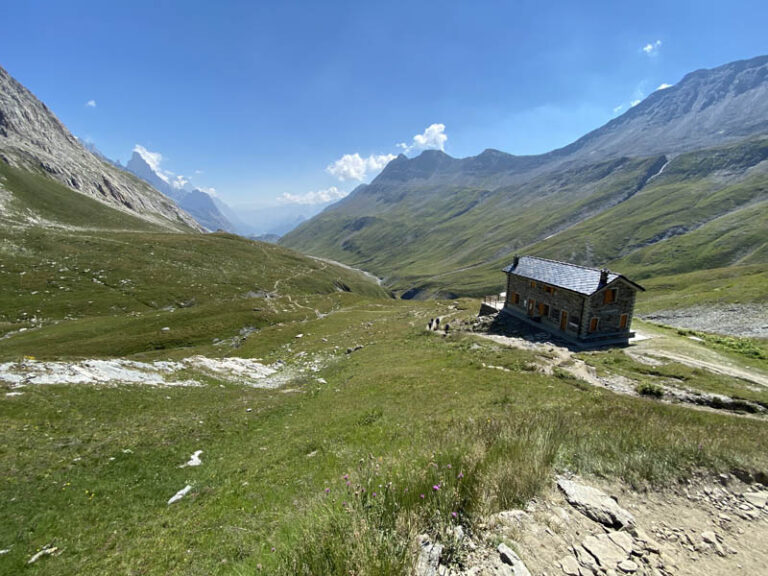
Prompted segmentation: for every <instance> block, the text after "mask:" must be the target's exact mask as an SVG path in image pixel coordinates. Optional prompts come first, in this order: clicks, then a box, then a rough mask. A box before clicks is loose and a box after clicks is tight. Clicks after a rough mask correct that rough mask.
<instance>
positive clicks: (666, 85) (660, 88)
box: [656, 82, 672, 90]
mask: <svg viewBox="0 0 768 576" xmlns="http://www.w3.org/2000/svg"><path fill="white" fill-rule="evenodd" d="M671 87H672V84H667V83H666V82H664V83H663V84H659V87H658V88H656V90H666V89H667V88H671Z"/></svg>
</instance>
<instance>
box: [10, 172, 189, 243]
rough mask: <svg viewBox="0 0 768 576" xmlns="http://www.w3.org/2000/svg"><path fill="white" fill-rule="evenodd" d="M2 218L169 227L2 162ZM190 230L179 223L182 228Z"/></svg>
mask: <svg viewBox="0 0 768 576" xmlns="http://www.w3.org/2000/svg"><path fill="white" fill-rule="evenodd" d="M0 222H2V223H3V225H4V226H13V225H16V224H34V223H38V224H43V225H45V226H47V227H50V226H56V227H64V228H72V227H78V228H96V229H112V230H114V229H128V230H146V231H149V230H157V231H160V230H163V229H165V230H167V228H161V227H160V226H158V225H154V224H152V223H151V222H148V221H146V220H142V219H141V218H138V217H137V216H134V215H133V214H130V213H128V212H122V211H120V210H117V209H115V208H114V207H112V206H108V205H106V204H103V203H101V202H99V201H97V200H94V199H93V198H90V197H89V196H85V195H84V194H78V193H77V192H74V191H72V190H70V189H69V188H67V187H66V186H63V185H62V184H59V183H58V182H56V181H54V180H51V179H50V178H48V177H46V176H44V175H43V174H35V173H34V172H28V171H25V170H19V169H17V168H13V167H11V166H9V165H8V164H5V163H4V162H0ZM185 230H186V231H190V230H189V228H187V227H186V226H184V225H183V224H182V223H179V231H185Z"/></svg>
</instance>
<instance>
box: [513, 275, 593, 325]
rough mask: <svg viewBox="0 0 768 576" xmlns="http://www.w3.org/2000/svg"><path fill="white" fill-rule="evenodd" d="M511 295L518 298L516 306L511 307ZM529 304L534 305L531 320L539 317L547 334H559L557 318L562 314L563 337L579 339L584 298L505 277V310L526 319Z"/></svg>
mask: <svg viewBox="0 0 768 576" xmlns="http://www.w3.org/2000/svg"><path fill="white" fill-rule="evenodd" d="M549 289H551V292H550V291H549ZM515 294H517V295H518V302H517V303H515ZM529 300H533V301H534V302H535V312H534V317H540V319H541V324H542V325H543V326H544V327H545V328H546V329H547V330H549V331H550V332H558V331H560V315H561V313H562V312H563V311H565V313H566V314H567V315H568V317H567V321H566V330H565V333H566V334H568V335H570V336H574V337H577V336H579V334H580V333H581V328H582V324H583V322H582V319H583V318H584V316H583V311H584V305H585V300H586V297H584V296H582V295H581V294H577V293H575V292H571V291H570V290H563V289H560V288H555V287H550V286H548V285H546V284H542V283H540V282H532V281H531V280H527V279H525V278H521V277H519V276H515V275H513V274H507V303H506V305H507V307H508V308H511V309H513V310H516V311H518V312H519V313H521V314H526V315H527V314H528V301H529ZM539 304H543V305H544V306H545V307H546V309H545V313H543V314H542V313H541V310H540V308H539Z"/></svg>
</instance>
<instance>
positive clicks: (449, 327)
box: [445, 323, 451, 334]
mask: <svg viewBox="0 0 768 576" xmlns="http://www.w3.org/2000/svg"><path fill="white" fill-rule="evenodd" d="M450 329H451V325H450V324H448V323H446V324H445V333H446V334H448V331H449V330H450Z"/></svg>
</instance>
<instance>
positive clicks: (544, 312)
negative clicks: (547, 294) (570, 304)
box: [539, 302, 549, 318]
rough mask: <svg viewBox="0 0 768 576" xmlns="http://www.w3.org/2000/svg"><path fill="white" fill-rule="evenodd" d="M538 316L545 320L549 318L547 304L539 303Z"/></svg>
mask: <svg viewBox="0 0 768 576" xmlns="http://www.w3.org/2000/svg"><path fill="white" fill-rule="evenodd" d="M539 316H542V317H544V318H546V317H547V316H549V304H543V303H542V302H539Z"/></svg>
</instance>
